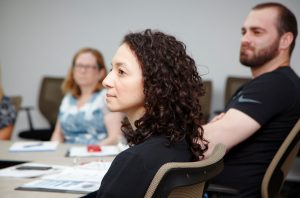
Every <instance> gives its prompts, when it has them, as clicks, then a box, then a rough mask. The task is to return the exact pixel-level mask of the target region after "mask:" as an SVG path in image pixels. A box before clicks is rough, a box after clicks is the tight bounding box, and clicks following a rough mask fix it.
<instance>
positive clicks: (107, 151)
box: [68, 146, 121, 157]
mask: <svg viewBox="0 0 300 198" xmlns="http://www.w3.org/2000/svg"><path fill="white" fill-rule="evenodd" d="M120 151H121V150H120V149H119V147H118V146H101V151H100V152H88V151H87V147H86V146H73V147H71V148H70V149H69V153H68V157H90V156H98V157H102V156H114V155H118V154H119V153H120Z"/></svg>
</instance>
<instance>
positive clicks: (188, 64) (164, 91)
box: [122, 29, 208, 159]
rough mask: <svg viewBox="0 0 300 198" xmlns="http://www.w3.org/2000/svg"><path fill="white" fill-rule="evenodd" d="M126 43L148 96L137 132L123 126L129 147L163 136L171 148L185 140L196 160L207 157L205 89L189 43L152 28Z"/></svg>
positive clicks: (129, 37)
mask: <svg viewBox="0 0 300 198" xmlns="http://www.w3.org/2000/svg"><path fill="white" fill-rule="evenodd" d="M122 43H125V44H127V45H128V46H129V47H130V49H131V50H132V52H133V53H134V54H135V55H136V57H137V59H138V61H139V64H140V65H141V69H142V75H143V80H144V95H145V103H144V107H145V114H144V115H143V117H141V118H140V119H138V120H136V121H135V123H134V124H135V127H136V129H135V130H133V129H132V128H131V126H130V124H129V123H128V122H123V124H122V131H123V133H124V135H125V138H126V139H127V141H128V144H129V145H135V144H139V143H141V142H143V141H145V140H146V139H148V138H149V137H151V136H153V135H161V134H163V135H165V136H166V137H167V138H168V139H169V145H171V144H174V143H177V142H179V141H182V140H184V139H185V140H186V141H187V142H188V144H189V146H190V149H191V151H192V153H193V154H194V156H195V159H199V157H203V156H204V155H203V153H204V152H205V151H206V150H207V144H208V142H207V141H206V140H205V139H204V137H203V128H202V126H201V120H202V112H201V105H200V96H202V95H203V94H204V89H203V83H202V80H201V77H200V76H199V74H198V72H197V68H196V65H195V61H194V60H193V59H192V58H191V57H190V56H189V55H187V53H186V46H185V44H184V43H182V42H180V41H178V40H177V39H176V38H175V37H174V36H171V35H166V34H164V33H162V32H159V31H152V30H150V29H147V30H145V31H142V32H137V33H129V34H127V35H126V36H125V37H124V40H123V42H122ZM199 143H200V144H199Z"/></svg>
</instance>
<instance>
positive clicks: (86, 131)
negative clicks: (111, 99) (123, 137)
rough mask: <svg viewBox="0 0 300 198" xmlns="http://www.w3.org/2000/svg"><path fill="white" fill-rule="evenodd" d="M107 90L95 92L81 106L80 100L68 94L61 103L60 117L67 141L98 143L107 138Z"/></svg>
mask: <svg viewBox="0 0 300 198" xmlns="http://www.w3.org/2000/svg"><path fill="white" fill-rule="evenodd" d="M105 93H106V92H105V91H104V90H102V91H100V92H95V93H94V94H93V95H92V96H91V98H90V99H89V100H88V101H87V102H86V103H85V104H84V105H83V106H81V107H79V108H78V107H77V102H78V100H77V99H76V98H75V97H73V96H72V95H71V94H67V95H66V96H65V97H64V98H63V100H62V103H61V105H60V109H59V115H58V119H59V121H60V125H61V129H62V132H63V134H64V138H65V142H66V143H74V144H96V143H99V141H100V140H102V139H104V138H106V136H107V131H106V128H105V124H104V114H105V113H106V112H107V111H108V110H107V106H106V103H105V98H104V96H105Z"/></svg>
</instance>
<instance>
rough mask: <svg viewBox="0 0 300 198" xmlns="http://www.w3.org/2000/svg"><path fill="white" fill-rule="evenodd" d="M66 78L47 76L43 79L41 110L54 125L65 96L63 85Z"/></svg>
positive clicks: (40, 98)
mask: <svg viewBox="0 0 300 198" xmlns="http://www.w3.org/2000/svg"><path fill="white" fill-rule="evenodd" d="M63 80H64V78H62V77H61V78H60V77H49V76H46V77H44V78H43V80H42V84H41V87H40V94H39V110H40V112H41V113H42V114H43V116H44V117H45V118H46V119H47V120H48V122H49V123H50V125H51V126H52V127H53V126H54V125H55V123H56V119H57V114H58V109H59V106H60V103H61V100H62V98H63V96H64V94H63V92H62V89H61V86H62V83H63Z"/></svg>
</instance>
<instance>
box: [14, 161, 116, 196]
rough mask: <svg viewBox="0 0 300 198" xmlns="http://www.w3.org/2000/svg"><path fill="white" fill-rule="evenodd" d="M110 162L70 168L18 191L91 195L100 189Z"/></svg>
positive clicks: (47, 176) (21, 187)
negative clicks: (90, 193)
mask: <svg viewBox="0 0 300 198" xmlns="http://www.w3.org/2000/svg"><path fill="white" fill-rule="evenodd" d="M110 164H111V163H110V162H91V163H88V164H84V165H80V166H76V167H69V168H67V169H64V170H63V171H61V172H59V173H57V174H51V175H46V176H43V177H42V178H41V179H39V180H35V181H33V182H29V183H26V184H24V185H22V186H20V187H18V188H16V189H17V190H36V191H54V192H68V193H89V192H93V191H96V190H98V189H99V187H100V184H101V181H102V178H103V177H104V175H105V174H106V172H107V170H108V168H109V166H110Z"/></svg>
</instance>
